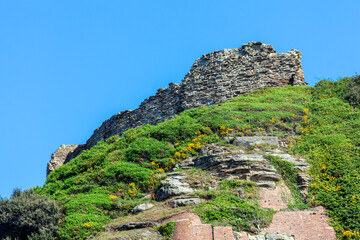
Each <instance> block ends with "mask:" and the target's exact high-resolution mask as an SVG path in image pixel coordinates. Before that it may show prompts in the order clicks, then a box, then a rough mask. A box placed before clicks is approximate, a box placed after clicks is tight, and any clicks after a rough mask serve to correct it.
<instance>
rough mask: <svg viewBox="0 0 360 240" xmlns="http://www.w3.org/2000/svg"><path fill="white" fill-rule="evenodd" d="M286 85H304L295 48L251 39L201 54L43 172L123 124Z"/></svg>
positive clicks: (155, 120)
mask: <svg viewBox="0 0 360 240" xmlns="http://www.w3.org/2000/svg"><path fill="white" fill-rule="evenodd" d="M285 85H306V83H305V81H304V74H303V71H302V66H301V53H300V52H299V51H297V50H291V51H290V52H287V53H280V54H277V53H276V52H275V50H274V48H273V47H272V46H271V45H267V44H263V43H261V42H250V43H248V44H244V45H242V47H241V48H235V49H225V50H221V51H215V52H213V53H209V54H205V55H203V56H202V57H201V58H200V59H197V60H196V61H195V63H194V65H193V66H192V67H191V69H190V71H189V72H188V73H187V74H186V76H185V78H184V79H183V80H182V82H181V83H180V84H175V83H170V84H169V87H167V88H165V89H163V88H160V89H159V90H158V91H157V93H156V94H155V95H154V96H151V97H149V98H148V99H146V100H144V101H143V102H142V103H141V104H140V106H139V108H137V109H135V110H129V111H123V112H120V113H118V114H116V115H114V116H112V117H111V118H110V119H108V120H106V121H105V122H104V123H103V124H102V125H101V126H100V127H99V128H97V129H96V130H95V131H94V134H93V135H92V136H91V137H90V138H89V140H88V141H87V142H86V144H82V145H79V146H78V147H77V148H76V149H71V150H70V151H69V154H68V155H67V156H66V157H65V159H60V160H59V161H56V162H58V165H56V163H54V161H53V159H51V161H52V164H51V165H49V164H50V162H51V161H50V162H49V164H48V171H47V172H50V169H49V166H51V168H52V169H51V170H53V169H55V168H56V167H58V166H61V165H62V164H63V163H66V162H68V161H69V160H70V159H72V158H73V157H75V156H76V155H77V154H79V153H80V152H81V151H82V150H84V149H88V148H90V147H92V146H94V145H95V144H96V143H97V142H98V141H101V140H105V139H107V138H109V137H111V136H113V135H115V134H119V135H121V134H122V133H123V132H124V131H126V130H127V129H130V128H134V127H139V126H141V125H144V124H156V123H159V122H163V121H165V120H167V119H170V118H172V117H174V116H175V115H176V114H178V113H180V112H182V111H184V110H187V109H191V108H196V107H200V106H207V105H212V104H217V103H222V102H225V101H227V100H229V99H232V98H234V97H236V96H239V95H241V94H243V93H248V92H252V91H254V90H257V89H260V88H264V87H281V86H285ZM55 153H56V152H55ZM55 153H54V154H55ZM63 155H64V154H63ZM65 155H66V154H65Z"/></svg>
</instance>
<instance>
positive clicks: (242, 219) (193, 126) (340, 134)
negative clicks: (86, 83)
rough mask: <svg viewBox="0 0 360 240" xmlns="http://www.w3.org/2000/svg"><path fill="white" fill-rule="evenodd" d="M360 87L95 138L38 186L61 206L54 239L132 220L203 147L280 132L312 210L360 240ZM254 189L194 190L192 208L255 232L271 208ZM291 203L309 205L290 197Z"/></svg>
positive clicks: (331, 87)
mask: <svg viewBox="0 0 360 240" xmlns="http://www.w3.org/2000/svg"><path fill="white" fill-rule="evenodd" d="M359 82H360V80H359V77H358V76H357V77H354V78H345V79H342V80H340V81H338V82H331V81H320V82H319V83H318V84H317V86H316V87H315V88H312V87H303V86H297V87H291V86H288V87H283V88H268V89H261V90H258V91H256V92H254V93H251V94H244V95H242V96H240V97H237V98H235V99H232V100H230V101H228V102H226V103H223V104H218V105H215V106H211V107H202V108H197V109H191V110H188V111H184V112H182V113H181V114H179V115H178V116H176V117H175V118H174V119H171V120H168V121H165V122H163V123H159V124H157V125H156V126H150V125H145V126H142V127H139V128H137V129H130V130H128V131H126V132H125V133H124V134H123V135H122V137H119V136H113V137H111V138H109V139H107V140H106V141H101V142H99V143H98V144H97V145H96V146H94V147H92V148H91V149H89V150H86V151H84V152H82V153H81V154H80V155H79V156H77V157H76V158H74V159H72V160H71V161H70V162H69V163H67V164H65V165H64V166H62V167H60V168H58V169H56V170H55V171H53V172H52V173H51V174H50V175H49V176H48V179H47V181H46V183H45V185H44V187H41V188H36V189H35V190H36V192H37V193H39V194H46V195H47V196H49V197H50V198H52V199H55V200H56V201H57V202H58V203H59V204H60V205H61V209H62V212H63V213H64V214H63V216H62V218H61V221H60V228H59V230H58V233H59V236H60V239H85V238H86V237H88V236H90V235H93V234H95V233H96V232H98V231H101V230H103V226H104V225H105V224H106V223H108V222H109V221H111V219H114V218H117V217H119V216H126V215H128V214H129V213H130V210H131V208H132V207H133V206H135V205H137V204H138V203H140V202H141V201H143V200H142V198H143V196H145V195H147V194H152V195H153V194H154V192H155V191H156V189H157V188H158V187H159V180H160V179H161V178H162V177H163V173H164V172H167V171H170V170H171V169H172V168H173V166H175V164H176V163H177V162H179V161H182V160H183V159H185V158H187V157H189V156H192V155H196V154H197V150H198V149H200V148H201V147H202V146H204V145H205V144H208V143H218V144H224V143H223V142H222V141H221V140H220V139H221V137H223V136H226V135H230V136H253V135H271V136H273V135H277V136H280V137H281V138H283V139H287V140H288V141H289V142H290V145H289V150H291V151H292V152H293V153H294V154H298V155H301V156H304V157H306V158H307V159H308V160H309V162H310V163H311V169H310V174H311V175H312V177H313V178H314V182H313V183H312V185H311V188H310V193H309V195H310V198H313V200H312V202H311V204H314V205H316V204H322V205H324V206H325V207H326V208H327V209H328V210H329V211H328V212H329V215H330V218H331V221H332V224H333V226H334V227H335V228H336V231H337V233H338V237H339V238H340V239H359V236H357V235H358V233H357V232H358V231H359V230H360V224H359V223H360V174H359V171H360V170H359V169H360V166H359V165H360V157H359V156H360V154H359V153H360V151H359V147H360V130H359V129H360V110H359V108H358V107H359V103H360V101H359V99H360V97H359V95H360V94H359V92H360V91H359V89H360V87H359V86H360V83H359ZM272 162H273V164H274V165H275V166H276V167H277V169H278V170H279V171H280V172H281V174H282V175H283V177H284V179H285V181H286V182H287V184H288V185H289V186H290V189H292V192H293V193H294V194H295V195H296V194H298V193H297V189H296V187H295V182H294V181H295V178H294V176H295V175H294V174H295V172H294V171H293V170H292V167H293V166H292V165H291V164H288V163H287V162H286V163H285V162H282V161H281V160H279V159H272ZM197 174H198V173H197V172H194V175H193V178H194V179H196V175H197ZM190 176H191V174H190ZM198 176H199V177H201V173H200V172H199V174H198ZM205 181H209V182H210V180H208V179H206V178H204V182H205ZM239 188H241V189H242V190H241V193H242V196H241V197H242V198H239V191H238V189H239ZM252 189H253V188H252V186H251V184H250V183H245V182H236V181H230V182H226V181H223V182H221V190H217V191H214V190H208V189H205V190H203V191H201V192H199V193H198V194H199V195H201V196H202V197H205V198H207V199H209V201H208V202H206V203H202V204H200V205H199V206H198V207H197V208H196V210H195V211H196V212H197V213H198V214H199V215H200V216H201V217H202V219H204V220H205V221H206V222H211V223H213V224H230V225H232V226H233V227H234V228H235V229H238V230H240V229H247V230H256V229H252V226H254V225H255V226H256V228H259V227H260V226H264V225H266V224H268V223H269V221H270V219H271V216H272V214H273V212H271V211H266V210H262V209H260V208H259V207H258V205H257V204H256V198H257V197H256V196H255V195H253V196H251V195H250V193H253V192H252V191H253V190H252ZM253 194H254V193H253ZM297 196H298V195H297ZM295 199H299V198H296V197H295ZM292 207H294V208H303V207H305V205H303V204H302V203H301V201H295V205H294V206H292Z"/></svg>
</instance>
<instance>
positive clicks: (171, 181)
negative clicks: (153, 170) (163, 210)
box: [155, 172, 194, 201]
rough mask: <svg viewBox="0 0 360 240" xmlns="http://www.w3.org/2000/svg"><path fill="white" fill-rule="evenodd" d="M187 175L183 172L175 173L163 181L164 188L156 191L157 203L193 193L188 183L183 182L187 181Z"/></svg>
mask: <svg viewBox="0 0 360 240" xmlns="http://www.w3.org/2000/svg"><path fill="white" fill-rule="evenodd" d="M185 178H186V175H185V174H184V173H181V172H173V173H169V174H168V175H167V178H166V179H165V180H163V181H161V183H162V186H161V187H160V189H159V190H157V191H156V197H155V199H156V201H163V200H165V199H167V198H169V197H172V196H179V195H184V194H188V193H193V192H194V190H193V189H192V188H191V187H190V185H189V184H188V183H186V182H182V181H181V180H183V179H185Z"/></svg>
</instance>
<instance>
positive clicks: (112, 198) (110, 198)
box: [109, 194, 118, 200]
mask: <svg viewBox="0 0 360 240" xmlns="http://www.w3.org/2000/svg"><path fill="white" fill-rule="evenodd" d="M116 198H118V197H117V196H115V195H112V194H111V195H110V197H109V200H114V199H116Z"/></svg>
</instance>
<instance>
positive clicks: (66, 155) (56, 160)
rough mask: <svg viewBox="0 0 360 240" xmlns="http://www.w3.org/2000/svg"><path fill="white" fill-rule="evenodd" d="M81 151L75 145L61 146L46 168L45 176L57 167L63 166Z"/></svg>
mask: <svg viewBox="0 0 360 240" xmlns="http://www.w3.org/2000/svg"><path fill="white" fill-rule="evenodd" d="M80 149H81V146H80V147H79V145H77V144H73V145H61V146H60V147H59V148H58V149H57V150H56V151H55V152H54V153H53V154H52V155H51V159H50V161H49V162H48V165H47V168H46V175H49V173H50V172H52V171H53V170H55V169H56V168H57V167H60V166H61V165H63V164H64V163H65V162H66V160H68V159H71V158H73V157H74V156H76V155H77V154H78V152H79V150H80Z"/></svg>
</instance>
